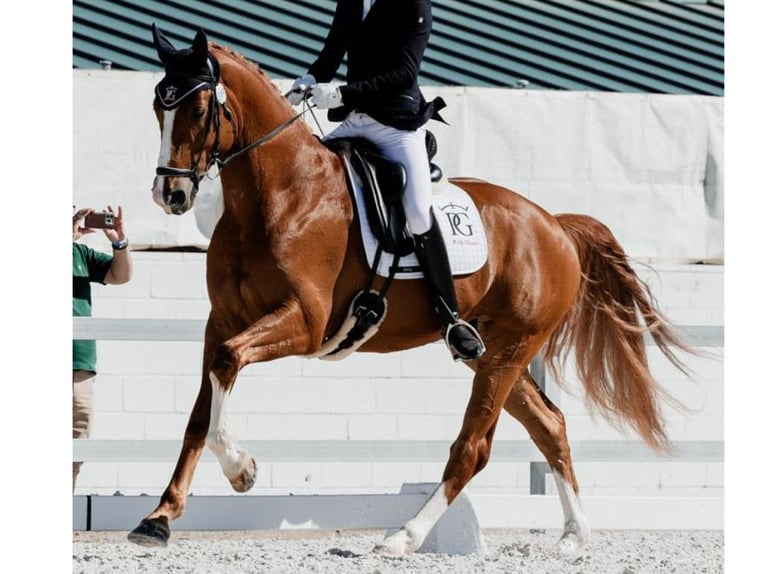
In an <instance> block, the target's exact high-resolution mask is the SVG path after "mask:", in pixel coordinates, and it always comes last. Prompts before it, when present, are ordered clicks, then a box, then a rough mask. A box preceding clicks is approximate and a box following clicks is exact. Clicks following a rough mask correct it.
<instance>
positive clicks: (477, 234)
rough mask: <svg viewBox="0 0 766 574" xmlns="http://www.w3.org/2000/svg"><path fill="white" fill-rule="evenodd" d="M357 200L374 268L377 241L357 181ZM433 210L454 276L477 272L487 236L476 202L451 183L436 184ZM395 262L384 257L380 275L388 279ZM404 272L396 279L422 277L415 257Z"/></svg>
mask: <svg viewBox="0 0 766 574" xmlns="http://www.w3.org/2000/svg"><path fill="white" fill-rule="evenodd" d="M353 188H354V198H355V200H356V204H357V206H358V209H357V212H358V213H359V223H360V225H361V228H362V241H363V242H364V251H365V254H366V256H367V264H368V265H369V266H370V267H372V265H373V262H374V260H375V251H376V250H377V248H378V240H377V239H375V236H374V235H373V234H372V230H371V229H370V223H369V220H368V219H367V210H366V209H365V208H364V203H363V199H362V191H361V189H360V184H359V182H358V181H356V178H354V181H353ZM433 207H434V215H435V217H436V221H437V223H438V224H439V228H440V229H441V232H442V235H443V237H444V243H445V245H446V247H447V254H448V256H449V262H450V267H451V269H452V274H453V275H464V274H467V273H473V272H474V271H477V270H478V269H480V268H481V267H482V265H484V263H486V261H487V236H486V234H485V232H484V223H483V222H482V220H481V217H479V211H478V210H477V209H476V205H475V204H474V202H473V199H471V197H470V196H469V195H468V194H467V193H466V192H465V191H463V190H462V189H460V188H459V187H457V186H456V185H453V184H451V183H448V182H439V183H435V184H434V194H433ZM393 261H394V256H393V254H391V253H383V254H382V255H381V258H380V263H379V264H378V269H377V274H378V275H380V276H382V277H388V275H389V273H388V271H389V268H390V267H391V265H392V263H393ZM398 267H399V268H400V269H401V270H400V271H397V273H396V277H397V279H416V278H419V277H423V272H422V271H421V270H420V266H419V264H418V260H417V258H416V257H415V254H414V253H411V254H410V255H407V256H406V257H402V258H401V259H400V260H399V266H398Z"/></svg>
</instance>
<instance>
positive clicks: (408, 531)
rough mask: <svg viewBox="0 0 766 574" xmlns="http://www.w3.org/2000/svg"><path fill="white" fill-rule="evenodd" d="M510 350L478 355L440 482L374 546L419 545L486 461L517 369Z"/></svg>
mask: <svg viewBox="0 0 766 574" xmlns="http://www.w3.org/2000/svg"><path fill="white" fill-rule="evenodd" d="M509 353H511V352H510V351H507V352H503V351H500V352H496V353H494V356H493V358H492V359H489V358H488V357H487V354H488V353H485V355H484V357H482V358H481V359H480V361H479V366H478V368H477V371H476V375H475V377H474V380H473V390H472V392H471V397H470V399H469V401H468V406H467V407H466V412H465V417H464V418H463V425H462V428H461V430H460V433H459V435H458V437H457V440H456V441H455V442H454V443H453V444H452V446H451V448H450V456H449V460H448V462H447V465H446V467H445V469H444V474H443V476H442V482H441V483H440V484H439V486H438V487H437V488H436V490H435V491H434V492H433V494H432V495H431V496H430V497H429V499H428V500H427V501H426V503H425V504H424V505H423V507H422V508H421V509H420V510H419V511H418V513H417V514H416V515H415V516H414V517H413V518H412V519H411V520H409V521H408V522H407V523H406V524H405V525H404V526H403V527H402V528H401V529H400V530H398V531H397V532H395V533H394V534H392V535H391V536H388V537H387V538H386V539H385V540H383V541H382V542H381V543H380V544H379V545H377V546H376V547H375V549H374V551H375V552H378V553H381V554H390V555H396V556H399V555H403V554H407V553H410V552H414V551H415V550H417V549H418V548H420V546H421V545H422V544H423V542H424V541H425V539H426V536H428V533H429V532H430V531H431V529H432V528H433V527H434V525H435V524H436V522H437V521H438V520H439V518H441V516H442V515H443V514H444V512H445V511H446V510H447V508H448V507H449V505H450V504H452V502H453V501H454V500H455V499H456V498H457V496H458V495H459V494H460V492H461V491H462V490H463V488H464V487H465V486H466V485H467V484H468V482H469V481H470V480H471V479H472V478H473V477H474V476H475V475H476V474H477V473H478V472H479V471H480V470H481V469H483V468H484V467H485V466H486V464H487V462H488V461H489V454H490V449H491V447H492V438H493V436H494V432H495V427H496V425H497V420H498V417H499V416H500V412H501V410H502V408H503V403H504V402H505V400H506V397H507V396H508V393H509V392H510V388H511V385H512V384H513V383H514V381H516V380H517V379H518V377H519V372H520V370H521V367H520V366H519V365H518V363H517V362H514V361H512V360H510V359H511V357H510V356H509Z"/></svg>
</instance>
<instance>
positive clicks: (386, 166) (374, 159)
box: [325, 138, 413, 255]
mask: <svg viewBox="0 0 766 574" xmlns="http://www.w3.org/2000/svg"><path fill="white" fill-rule="evenodd" d="M325 144H326V145H327V147H329V148H330V149H332V150H333V151H335V152H336V153H338V154H339V155H340V156H341V157H342V158H343V160H344V166H345V168H346V171H347V176H348V177H349V179H354V178H355V179H356V181H358V182H359V187H360V188H361V191H362V197H363V203H364V209H365V211H366V215H367V220H368V221H369V224H370V229H371V230H372V232H373V235H375V237H376V239H377V240H378V241H379V242H380V245H381V247H382V249H383V250H384V251H385V252H387V253H398V254H399V255H407V254H409V253H412V249H413V247H412V237H411V236H410V233H409V231H408V230H407V220H406V217H405V215H404V207H403V206H402V197H403V196H404V186H405V183H406V181H407V179H406V178H407V174H406V171H405V169H404V166H402V165H401V164H399V163H396V162H392V161H390V160H388V159H386V158H385V157H383V156H382V155H380V154H379V153H377V150H376V149H375V147H374V146H373V145H372V144H371V143H370V142H368V141H366V140H364V139H361V138H338V139H333V140H328V141H326V142H325ZM352 187H353V183H352ZM355 199H356V197H355Z"/></svg>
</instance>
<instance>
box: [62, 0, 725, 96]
mask: <svg viewBox="0 0 766 574" xmlns="http://www.w3.org/2000/svg"><path fill="white" fill-rule="evenodd" d="M334 7H335V1H334V0H74V2H73V59H72V60H73V62H72V63H73V66H74V67H75V68H86V69H87V68H101V67H102V64H101V61H102V60H106V61H109V62H111V68H112V69H117V70H139V71H159V70H160V65H159V61H158V60H157V56H156V53H155V50H154V47H153V45H152V36H151V24H152V23H153V22H155V23H157V25H158V26H159V27H160V28H161V29H162V30H163V31H164V32H165V33H166V35H167V36H168V37H169V38H170V39H171V41H173V42H174V43H175V44H176V46H178V47H183V46H187V45H189V44H190V42H191V39H192V38H193V36H194V33H195V32H196V30H197V28H198V27H201V28H203V29H204V30H205V31H206V32H207V34H208V38H209V39H210V40H213V41H215V42H218V43H220V44H225V45H228V46H230V47H231V48H233V49H235V50H236V51H238V52H240V53H242V54H243V55H245V56H246V57H248V58H249V59H251V60H253V61H255V62H258V63H259V64H260V65H261V67H262V68H263V69H264V70H265V71H266V72H267V73H268V74H269V75H270V76H271V77H272V78H274V79H277V78H294V77H296V76H298V75H300V74H302V73H304V72H305V70H306V68H307V66H308V65H309V63H311V61H313V58H314V57H315V56H316V54H317V53H318V51H319V49H320V47H321V45H322V42H323V40H324V37H325V35H326V33H327V31H328V29H329V26H330V21H331V19H332V14H333V10H334ZM433 15H434V26H433V33H432V37H431V42H430V44H429V48H428V50H427V52H426V57H425V60H424V63H423V68H422V73H421V83H422V84H423V85H461V86H462V85H464V86H486V87H527V88H528V89H560V90H596V91H612V92H647V93H665V94H705V95H714V96H723V91H724V0H707V1H704V0H703V1H700V0H696V1H694V0H648V1H647V0H433ZM344 71H345V67H343V68H341V70H340V72H339V76H338V80H342V79H343V72H344Z"/></svg>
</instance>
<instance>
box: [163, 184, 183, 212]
mask: <svg viewBox="0 0 766 574" xmlns="http://www.w3.org/2000/svg"><path fill="white" fill-rule="evenodd" d="M162 199H163V200H164V201H165V205H167V206H168V207H169V208H170V211H171V212H173V214H174V215H181V214H182V213H185V212H186V210H187V209H188V208H189V206H188V205H187V201H186V192H185V191H183V190H180V189H177V190H175V191H168V190H165V191H163V192H162Z"/></svg>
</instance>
